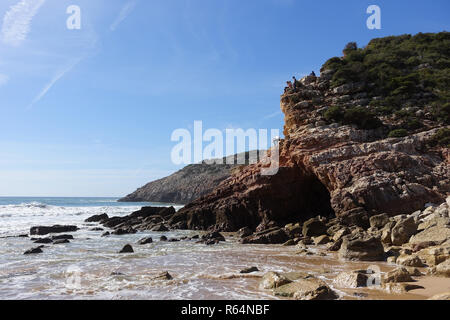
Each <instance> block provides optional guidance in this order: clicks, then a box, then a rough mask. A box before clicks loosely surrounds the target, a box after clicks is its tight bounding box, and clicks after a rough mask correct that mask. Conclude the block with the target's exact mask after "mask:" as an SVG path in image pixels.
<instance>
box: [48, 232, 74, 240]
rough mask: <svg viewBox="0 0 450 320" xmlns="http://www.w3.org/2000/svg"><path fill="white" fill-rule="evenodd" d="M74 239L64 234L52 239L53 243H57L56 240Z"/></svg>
mask: <svg viewBox="0 0 450 320" xmlns="http://www.w3.org/2000/svg"><path fill="white" fill-rule="evenodd" d="M72 239H73V236H72V235H70V234H62V235H59V236H53V237H52V240H53V241H55V240H72Z"/></svg>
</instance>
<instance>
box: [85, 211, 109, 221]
mask: <svg viewBox="0 0 450 320" xmlns="http://www.w3.org/2000/svg"><path fill="white" fill-rule="evenodd" d="M107 219H109V217H108V215H107V214H106V213H103V214H97V215H93V216H91V217H89V218H87V219H86V220H84V222H100V221H103V220H107Z"/></svg>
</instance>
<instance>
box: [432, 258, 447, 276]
mask: <svg viewBox="0 0 450 320" xmlns="http://www.w3.org/2000/svg"><path fill="white" fill-rule="evenodd" d="M431 273H432V274H435V275H438V276H443V277H450V259H447V260H445V261H444V262H441V263H439V264H438V265H437V266H436V267H434V268H432V269H431Z"/></svg>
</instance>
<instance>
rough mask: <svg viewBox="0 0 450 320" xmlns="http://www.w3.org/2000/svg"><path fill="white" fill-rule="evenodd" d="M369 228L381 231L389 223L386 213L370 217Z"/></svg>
mask: <svg viewBox="0 0 450 320" xmlns="http://www.w3.org/2000/svg"><path fill="white" fill-rule="evenodd" d="M369 222H370V227H371V228H376V229H382V228H384V226H385V225H386V224H387V223H388V222H389V215H388V214H386V213H382V214H378V215H375V216H372V217H370V219H369Z"/></svg>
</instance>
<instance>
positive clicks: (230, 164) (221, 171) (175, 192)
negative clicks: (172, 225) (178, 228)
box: [119, 152, 258, 204]
mask: <svg viewBox="0 0 450 320" xmlns="http://www.w3.org/2000/svg"><path fill="white" fill-rule="evenodd" d="M240 157H243V159H244V162H243V163H241V161H238V159H239V158H240ZM257 159H258V156H257V155H256V153H252V152H250V153H249V152H247V153H241V154H237V155H234V156H230V157H225V158H223V159H213V160H210V161H207V162H205V161H203V162H202V163H197V164H191V165H188V166H186V167H184V168H183V169H181V170H179V171H177V172H175V173H173V174H172V175H170V176H168V177H165V178H162V179H158V180H155V181H152V182H150V183H148V184H146V185H145V186H143V187H141V188H139V189H137V190H136V191H135V192H133V193H131V194H129V195H127V196H126V197H124V198H122V199H120V200H119V201H121V202H142V201H148V202H164V203H178V204H185V203H188V202H191V201H194V200H195V199H197V198H199V197H201V196H203V195H205V194H208V193H210V192H211V191H212V190H213V189H214V188H215V187H217V186H218V185H219V183H220V182H222V181H223V180H225V179H227V178H228V177H230V176H231V173H232V169H233V168H235V167H237V166H240V165H245V164H249V163H255V162H257ZM219 160H220V161H219Z"/></svg>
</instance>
